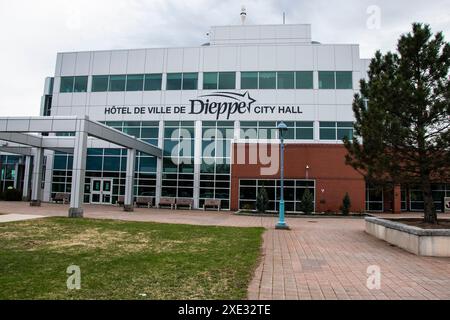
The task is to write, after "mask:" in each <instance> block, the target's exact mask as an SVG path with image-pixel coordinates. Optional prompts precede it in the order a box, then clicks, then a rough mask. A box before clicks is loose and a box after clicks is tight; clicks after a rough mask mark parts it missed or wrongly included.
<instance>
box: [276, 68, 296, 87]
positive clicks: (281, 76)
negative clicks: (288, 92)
mask: <svg viewBox="0 0 450 320" xmlns="http://www.w3.org/2000/svg"><path fill="white" fill-rule="evenodd" d="M294 77H295V73H294V72H278V73H277V81H278V89H294V87H295V84H294Z"/></svg>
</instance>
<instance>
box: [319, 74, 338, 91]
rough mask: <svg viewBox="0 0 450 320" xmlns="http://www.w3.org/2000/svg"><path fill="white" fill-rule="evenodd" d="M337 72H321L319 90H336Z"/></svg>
mask: <svg viewBox="0 0 450 320" xmlns="http://www.w3.org/2000/svg"><path fill="white" fill-rule="evenodd" d="M335 88H336V86H335V72H334V71H319V89H335Z"/></svg>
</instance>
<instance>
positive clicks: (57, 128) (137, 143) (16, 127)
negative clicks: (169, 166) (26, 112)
mask: <svg viewBox="0 0 450 320" xmlns="http://www.w3.org/2000/svg"><path fill="white" fill-rule="evenodd" d="M80 131H84V132H86V133H87V134H88V135H89V136H91V137H95V138H97V139H100V140H104V141H107V142H110V143H112V144H115V145H118V146H121V147H124V148H129V149H135V150H137V151H140V152H143V153H146V154H148V155H152V156H155V157H158V158H161V157H162V150H161V149H160V148H158V147H156V146H154V145H151V144H149V143H147V142H144V141H142V140H139V139H137V138H135V137H133V136H130V135H128V134H126V133H123V132H121V131H119V130H116V129H113V128H111V127H108V126H106V125H104V124H101V123H99V122H96V121H92V120H89V118H88V117H0V140H4V141H9V142H14V143H18V144H22V145H27V146H31V147H36V148H44V149H50V150H57V151H63V152H68V153H71V152H73V149H74V147H75V140H76V139H75V137H56V136H51V137H47V136H40V135H33V134H31V133H43V132H48V133H57V132H80Z"/></svg>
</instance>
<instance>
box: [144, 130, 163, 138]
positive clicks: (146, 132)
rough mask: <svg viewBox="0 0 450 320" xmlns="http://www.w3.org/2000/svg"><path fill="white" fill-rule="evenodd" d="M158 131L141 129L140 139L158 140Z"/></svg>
mask: <svg viewBox="0 0 450 320" xmlns="http://www.w3.org/2000/svg"><path fill="white" fill-rule="evenodd" d="M158 135H159V129H158V128H142V132H141V138H142V139H150V138H153V139H158Z"/></svg>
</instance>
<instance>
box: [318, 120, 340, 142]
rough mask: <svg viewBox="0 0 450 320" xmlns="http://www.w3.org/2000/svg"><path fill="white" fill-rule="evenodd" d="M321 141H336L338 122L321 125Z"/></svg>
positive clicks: (322, 123)
mask: <svg viewBox="0 0 450 320" xmlns="http://www.w3.org/2000/svg"><path fill="white" fill-rule="evenodd" d="M320 140H336V122H321V123H320Z"/></svg>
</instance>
